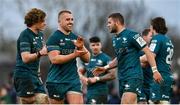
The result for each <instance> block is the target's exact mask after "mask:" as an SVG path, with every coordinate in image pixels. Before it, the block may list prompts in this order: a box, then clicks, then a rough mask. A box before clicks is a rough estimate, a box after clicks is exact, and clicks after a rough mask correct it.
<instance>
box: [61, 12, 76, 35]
mask: <svg viewBox="0 0 180 105" xmlns="http://www.w3.org/2000/svg"><path fill="white" fill-rule="evenodd" d="M58 22H59V27H61V29H63V30H64V31H65V32H67V33H68V32H71V31H72V28H73V24H74V19H73V15H72V14H71V13H67V12H65V13H62V14H61V15H60V16H59V19H58Z"/></svg>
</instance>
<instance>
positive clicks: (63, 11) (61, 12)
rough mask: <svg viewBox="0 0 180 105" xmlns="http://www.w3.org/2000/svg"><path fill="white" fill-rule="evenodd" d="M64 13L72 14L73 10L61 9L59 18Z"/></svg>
mask: <svg viewBox="0 0 180 105" xmlns="http://www.w3.org/2000/svg"><path fill="white" fill-rule="evenodd" d="M63 13H69V14H72V13H71V11H69V10H62V11H60V12H59V13H58V19H59V17H60V16H61V15H62V14H63Z"/></svg>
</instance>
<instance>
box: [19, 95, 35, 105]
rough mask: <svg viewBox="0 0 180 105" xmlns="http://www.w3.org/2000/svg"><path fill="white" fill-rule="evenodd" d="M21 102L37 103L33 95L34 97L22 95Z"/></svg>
mask: <svg viewBox="0 0 180 105" xmlns="http://www.w3.org/2000/svg"><path fill="white" fill-rule="evenodd" d="M19 99H20V103H21V104H34V103H35V97H34V96H32V97H27V98H25V97H20V98H19Z"/></svg>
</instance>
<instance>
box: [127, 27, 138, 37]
mask: <svg viewBox="0 0 180 105" xmlns="http://www.w3.org/2000/svg"><path fill="white" fill-rule="evenodd" d="M125 31H126V34H127V36H128V37H132V38H134V39H137V38H138V37H140V34H139V33H138V32H136V31H134V30H130V29H126V30H125Z"/></svg>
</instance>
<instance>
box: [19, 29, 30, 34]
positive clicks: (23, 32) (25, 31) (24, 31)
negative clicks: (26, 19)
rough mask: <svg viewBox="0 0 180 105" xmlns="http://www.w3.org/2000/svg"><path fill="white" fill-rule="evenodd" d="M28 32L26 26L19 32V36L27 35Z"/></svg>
mask: <svg viewBox="0 0 180 105" xmlns="http://www.w3.org/2000/svg"><path fill="white" fill-rule="evenodd" d="M28 34H29V30H28V28H26V29H24V30H23V31H22V32H21V33H20V36H27V35H28Z"/></svg>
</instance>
